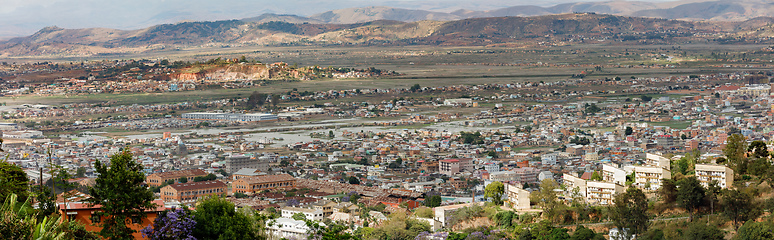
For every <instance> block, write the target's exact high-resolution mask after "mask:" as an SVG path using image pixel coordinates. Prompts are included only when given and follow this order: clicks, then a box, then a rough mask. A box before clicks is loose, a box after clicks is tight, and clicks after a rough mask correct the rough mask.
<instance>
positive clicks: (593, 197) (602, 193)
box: [586, 181, 624, 205]
mask: <svg viewBox="0 0 774 240" xmlns="http://www.w3.org/2000/svg"><path fill="white" fill-rule="evenodd" d="M622 192H624V187H623V185H621V184H617V183H612V182H597V181H589V182H587V183H586V202H588V203H590V204H599V205H609V204H613V199H614V198H615V195H616V194H619V193H622Z"/></svg>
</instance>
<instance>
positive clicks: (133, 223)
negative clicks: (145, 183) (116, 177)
mask: <svg viewBox="0 0 774 240" xmlns="http://www.w3.org/2000/svg"><path fill="white" fill-rule="evenodd" d="M153 203H154V204H156V207H155V208H153V209H147V210H145V217H142V218H130V219H129V221H127V224H126V226H127V227H129V228H130V229H132V230H134V231H135V233H133V234H132V236H133V237H134V239H143V237H142V233H140V230H142V229H143V228H145V227H147V226H148V225H150V224H153V221H154V220H156V216H158V214H159V213H160V212H163V211H164V210H166V209H165V208H164V202H163V201H161V200H154V201H153ZM100 211H102V206H101V205H91V204H89V203H86V202H68V203H67V205H65V204H64V203H61V204H59V214H61V215H62V216H66V217H67V220H68V221H77V222H79V223H81V224H83V226H84V227H85V229H86V231H90V232H99V231H101V230H102V227H100V223H102V221H104V220H105V217H100V216H97V215H93V214H94V213H96V212H100Z"/></svg>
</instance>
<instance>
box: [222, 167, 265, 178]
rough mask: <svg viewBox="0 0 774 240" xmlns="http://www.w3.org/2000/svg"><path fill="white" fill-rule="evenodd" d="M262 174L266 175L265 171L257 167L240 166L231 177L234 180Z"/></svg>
mask: <svg viewBox="0 0 774 240" xmlns="http://www.w3.org/2000/svg"><path fill="white" fill-rule="evenodd" d="M263 175H266V173H265V172H261V171H260V170H258V169H257V168H242V169H239V171H237V172H235V173H234V174H232V175H231V177H232V179H234V180H238V179H240V178H248V177H255V176H263Z"/></svg>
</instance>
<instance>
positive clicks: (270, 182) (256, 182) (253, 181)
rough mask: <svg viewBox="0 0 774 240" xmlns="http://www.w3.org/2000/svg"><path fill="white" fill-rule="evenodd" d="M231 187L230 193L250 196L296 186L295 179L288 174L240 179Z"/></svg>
mask: <svg viewBox="0 0 774 240" xmlns="http://www.w3.org/2000/svg"><path fill="white" fill-rule="evenodd" d="M231 185H232V186H231V191H232V193H248V194H251V193H257V192H260V191H263V190H269V189H275V188H293V187H295V186H296V179H295V178H293V176H290V175H288V174H279V175H263V176H256V177H249V178H240V179H238V180H236V181H234V182H233V183H232V184H231Z"/></svg>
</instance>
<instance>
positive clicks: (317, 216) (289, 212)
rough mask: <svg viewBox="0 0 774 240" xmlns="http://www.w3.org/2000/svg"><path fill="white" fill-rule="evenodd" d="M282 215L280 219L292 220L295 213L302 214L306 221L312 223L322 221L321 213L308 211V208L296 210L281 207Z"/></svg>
mask: <svg viewBox="0 0 774 240" xmlns="http://www.w3.org/2000/svg"><path fill="white" fill-rule="evenodd" d="M280 212H281V213H282V217H284V218H293V215H296V214H297V213H301V214H304V216H306V219H308V220H313V221H322V220H323V215H324V213H323V211H322V210H319V209H309V208H297V207H283V208H282V210H281V211H280Z"/></svg>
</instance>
